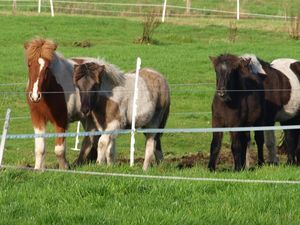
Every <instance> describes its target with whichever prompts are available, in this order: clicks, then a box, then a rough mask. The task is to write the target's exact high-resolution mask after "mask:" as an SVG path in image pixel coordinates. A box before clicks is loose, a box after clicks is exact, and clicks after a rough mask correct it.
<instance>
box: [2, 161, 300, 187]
mask: <svg viewBox="0 0 300 225" xmlns="http://www.w3.org/2000/svg"><path fill="white" fill-rule="evenodd" d="M2 168H7V169H21V170H34V169H33V168H29V167H17V166H11V165H3V166H2ZM43 171H45V172H54V173H69V174H79V175H92V176H105V177H125V178H139V179H152V180H174V181H200V182H223V183H248V184H294V185H295V184H296V185H299V184H300V181H299V180H254V179H253V180H252V179H231V178H210V177H180V176H157V175H145V174H126V173H104V172H92V171H78V170H58V169H44V170H43Z"/></svg>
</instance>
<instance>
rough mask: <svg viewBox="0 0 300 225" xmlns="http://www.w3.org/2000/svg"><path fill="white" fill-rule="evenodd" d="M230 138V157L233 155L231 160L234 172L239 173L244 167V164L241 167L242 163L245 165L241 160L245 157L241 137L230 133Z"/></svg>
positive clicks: (236, 133) (235, 133)
mask: <svg viewBox="0 0 300 225" xmlns="http://www.w3.org/2000/svg"><path fill="white" fill-rule="evenodd" d="M230 136H231V151H232V155H233V159H234V170H236V171H240V170H242V168H243V166H245V164H244V165H243V164H242V163H243V162H244V163H245V160H242V158H243V155H245V156H246V154H245V153H246V152H245V150H244V149H243V142H244V140H242V139H243V135H242V134H239V133H238V132H231V133H230ZM246 148H247V144H246Z"/></svg>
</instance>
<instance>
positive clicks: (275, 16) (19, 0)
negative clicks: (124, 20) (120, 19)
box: [2, 0, 295, 19]
mask: <svg viewBox="0 0 300 225" xmlns="http://www.w3.org/2000/svg"><path fill="white" fill-rule="evenodd" d="M2 2H11V0H2ZM18 2H21V3H22V4H21V5H18V6H17V7H20V6H21V7H22V6H24V7H25V6H30V7H34V6H36V7H38V6H37V5H26V4H23V3H27V2H32V1H30V0H27V1H26V0H18ZM55 2H56V3H60V4H82V5H95V6H97V5H110V6H130V7H159V8H162V6H163V4H150V3H109V2H85V1H81V2H78V1H55ZM3 6H10V5H3ZM10 7H11V6H10ZM43 7H45V8H50V7H51V6H50V5H49V6H48V5H46V6H43ZM55 8H56V9H68V10H81V11H101V12H106V10H95V9H84V8H77V9H76V8H64V7H61V6H60V7H59V6H58V7H55ZM167 8H169V9H179V10H186V6H178V5H167ZM233 8H234V10H233V11H228V10H217V9H207V8H195V7H189V9H190V11H194V12H206V13H216V14H228V15H229V16H235V15H237V14H239V15H240V16H241V15H243V16H247V17H261V18H270V19H272V18H274V19H292V18H295V17H291V16H287V15H274V14H273V15H272V14H263V13H250V12H249V13H248V12H240V11H239V12H238V11H237V7H235V6H233ZM107 12H109V13H112V12H117V13H125V14H141V13H137V12H126V11H114V10H107ZM183 15H184V16H191V17H193V16H195V14H193V13H190V15H187V14H185V13H183V14H176V13H170V12H169V13H168V16H181V17H182V16H183ZM201 16H203V15H201ZM204 16H209V15H204Z"/></svg>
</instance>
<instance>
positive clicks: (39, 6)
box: [38, 0, 54, 16]
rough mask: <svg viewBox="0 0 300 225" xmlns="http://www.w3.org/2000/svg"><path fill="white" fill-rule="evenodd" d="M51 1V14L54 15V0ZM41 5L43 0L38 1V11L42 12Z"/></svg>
mask: <svg viewBox="0 0 300 225" xmlns="http://www.w3.org/2000/svg"><path fill="white" fill-rule="evenodd" d="M49 1H50V9H51V16H54V7H53V0H49ZM41 5H42V0H39V2H38V13H41Z"/></svg>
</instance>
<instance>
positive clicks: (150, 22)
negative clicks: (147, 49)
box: [136, 11, 161, 44]
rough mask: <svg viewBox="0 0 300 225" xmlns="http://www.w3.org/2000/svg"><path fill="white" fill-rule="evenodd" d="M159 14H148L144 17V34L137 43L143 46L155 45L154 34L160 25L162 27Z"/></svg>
mask: <svg viewBox="0 0 300 225" xmlns="http://www.w3.org/2000/svg"><path fill="white" fill-rule="evenodd" d="M158 15H159V14H158V13H157V12H155V11H151V12H149V13H147V14H146V15H145V17H144V23H143V34H142V37H140V38H139V39H138V40H137V41H136V42H137V43H141V44H150V43H153V39H152V36H153V33H154V31H155V29H156V28H157V27H159V25H161V21H160V17H158Z"/></svg>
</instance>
